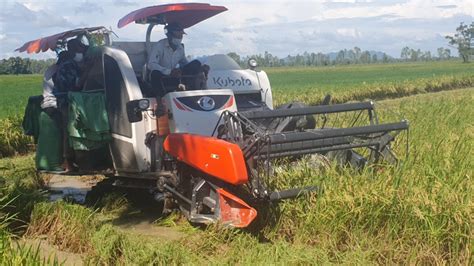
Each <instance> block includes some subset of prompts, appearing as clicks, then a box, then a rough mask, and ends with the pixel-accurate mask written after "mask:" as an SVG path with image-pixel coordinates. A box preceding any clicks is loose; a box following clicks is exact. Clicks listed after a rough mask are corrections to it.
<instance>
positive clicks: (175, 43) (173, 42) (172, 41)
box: [171, 38, 183, 46]
mask: <svg viewBox="0 0 474 266" xmlns="http://www.w3.org/2000/svg"><path fill="white" fill-rule="evenodd" d="M182 41H183V39H178V38H172V39H171V43H172V44H173V45H175V46H178V45H180V44H181V42H182Z"/></svg>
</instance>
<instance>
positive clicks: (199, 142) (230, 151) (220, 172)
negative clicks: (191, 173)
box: [163, 133, 248, 185]
mask: <svg viewBox="0 0 474 266" xmlns="http://www.w3.org/2000/svg"><path fill="white" fill-rule="evenodd" d="M163 147H164V149H165V150H166V151H167V152H168V153H169V154H171V155H172V156H174V157H176V158H177V160H178V161H182V162H184V163H186V164H188V165H190V166H192V167H194V168H196V169H199V170H200V171H202V172H204V173H206V174H209V175H211V176H214V177H216V178H218V179H221V180H223V181H225V182H227V183H230V184H232V185H240V184H244V183H247V182H248V174H247V167H246V165H245V160H244V155H243V154H242V150H241V149H240V147H239V146H238V145H236V144H233V143H230V142H227V141H224V140H220V139H217V138H213V137H206V136H201V135H194V134H188V133H172V134H169V135H168V136H167V137H166V139H165V141H164V144H163Z"/></svg>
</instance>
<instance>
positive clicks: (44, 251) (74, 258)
mask: <svg viewBox="0 0 474 266" xmlns="http://www.w3.org/2000/svg"><path fill="white" fill-rule="evenodd" d="M18 244H20V245H26V246H31V248H32V249H36V247H38V248H39V252H40V256H41V258H43V259H45V260H46V261H48V260H49V262H50V264H53V263H52V262H54V258H55V257H56V259H57V262H59V263H60V264H61V263H64V265H83V264H84V261H83V257H82V255H80V254H77V253H72V252H67V251H61V250H59V249H58V248H57V247H55V246H53V245H51V244H49V243H48V241H47V240H42V239H21V240H19V241H18Z"/></svg>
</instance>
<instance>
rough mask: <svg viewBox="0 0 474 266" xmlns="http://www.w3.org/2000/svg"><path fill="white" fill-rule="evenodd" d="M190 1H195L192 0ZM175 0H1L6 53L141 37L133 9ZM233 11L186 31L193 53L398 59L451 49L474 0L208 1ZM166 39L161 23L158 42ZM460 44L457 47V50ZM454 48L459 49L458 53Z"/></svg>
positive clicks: (1, 48) (473, 11)
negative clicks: (103, 32) (70, 40)
mask: <svg viewBox="0 0 474 266" xmlns="http://www.w3.org/2000/svg"><path fill="white" fill-rule="evenodd" d="M180 2H187V1H180ZM191 2H192V1H191ZM167 3H173V1H159V0H154V1H149V0H141V1H132V0H101V1H95V0H76V1H75V0H68V1H64V0H42V1H39V0H18V1H13V0H1V2H0V59H3V58H8V57H10V56H22V57H30V58H35V59H43V58H51V57H54V53H53V52H47V53H40V54H33V55H29V54H26V53H18V52H14V50H15V49H16V48H18V47H20V46H21V45H23V43H25V42H27V41H30V40H34V39H37V38H40V37H44V36H48V35H52V34H55V33H59V32H62V31H66V30H70V29H74V28H80V27H91V26H105V27H107V28H110V29H112V31H113V32H114V33H115V34H116V35H117V36H118V38H117V40H120V41H143V40H144V39H145V32H146V26H145V25H141V24H134V23H131V24H129V25H127V26H126V27H124V28H121V29H118V28H117V22H118V20H119V19H120V18H121V17H123V16H125V15H126V14H128V13H129V12H131V11H133V10H136V9H139V8H142V7H147V6H152V5H159V4H167ZM208 3H210V4H212V5H222V6H225V7H227V8H228V9H229V10H228V11H226V12H223V13H221V14H219V15H217V16H215V17H212V18H210V19H208V20H206V21H204V22H201V23H199V24H197V25H195V26H193V27H191V28H189V29H187V30H186V32H187V35H185V37H184V40H183V43H185V45H186V52H187V54H188V55H193V56H202V55H211V54H218V53H229V52H236V53H238V54H241V55H252V54H258V53H264V52H265V51H268V52H270V53H271V54H273V55H276V56H279V57H285V56H287V55H296V54H298V53H303V52H304V51H308V52H310V53H311V52H323V53H329V52H337V51H339V50H341V49H345V48H346V49H351V48H353V47H355V46H357V47H359V48H361V49H362V50H373V51H382V52H386V53H388V54H389V55H391V56H393V57H400V51H401V49H402V48H403V47H405V46H408V47H410V48H414V49H421V50H430V51H431V52H432V53H434V54H436V49H437V48H438V47H445V48H448V43H447V41H446V39H445V38H444V36H446V35H452V34H453V33H454V32H455V29H456V27H457V26H459V24H460V22H465V23H466V24H470V23H471V22H472V21H473V17H474V0H378V1H376V0H318V1H317V0H314V1H310V0H273V1H266V0H253V1H249V0H239V1H236V0H234V1H210V2H208ZM163 37H164V33H163V29H162V28H161V27H155V30H154V31H153V34H152V40H159V39H161V38H163ZM452 50H454V49H452ZM452 54H456V53H455V52H454V51H453V53H452Z"/></svg>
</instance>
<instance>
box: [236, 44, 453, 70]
mask: <svg viewBox="0 0 474 266" xmlns="http://www.w3.org/2000/svg"><path fill="white" fill-rule="evenodd" d="M227 55H228V56H230V57H232V59H234V60H235V61H236V62H237V63H238V64H239V65H241V66H246V65H247V62H248V60H249V59H251V58H253V59H255V60H256V61H257V63H258V64H259V65H260V66H266V67H272V66H328V65H349V64H374V63H395V62H417V61H440V60H449V59H452V58H453V57H452V56H451V50H450V49H446V48H443V47H440V48H438V49H437V53H436V54H432V53H431V52H430V51H422V50H420V49H413V48H410V47H404V48H403V49H402V51H401V54H400V58H394V57H391V56H389V55H387V54H386V53H383V52H374V51H367V50H366V51H363V50H362V49H360V48H359V47H354V48H353V49H343V50H340V51H339V52H337V53H329V54H323V53H321V52H319V53H314V52H313V53H308V52H304V53H303V54H297V55H288V56H286V57H284V58H279V57H277V56H274V55H272V54H271V53H269V52H267V51H265V53H264V54H256V55H249V56H241V55H239V54H237V53H235V52H231V53H228V54H227Z"/></svg>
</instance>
